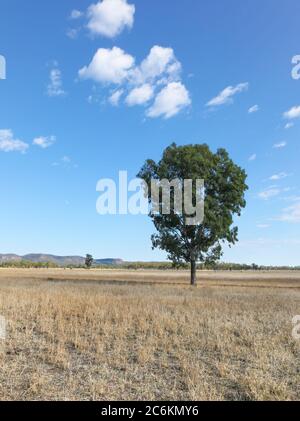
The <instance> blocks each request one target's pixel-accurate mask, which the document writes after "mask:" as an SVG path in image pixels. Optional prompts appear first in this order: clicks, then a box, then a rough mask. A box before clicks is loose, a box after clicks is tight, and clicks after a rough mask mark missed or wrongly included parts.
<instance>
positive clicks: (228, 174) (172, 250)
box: [138, 143, 248, 285]
mask: <svg viewBox="0 0 300 421" xmlns="http://www.w3.org/2000/svg"><path fill="white" fill-rule="evenodd" d="M138 177H139V178H141V179H143V180H144V182H145V185H146V186H147V189H145V194H146V195H147V197H148V201H149V203H150V205H152V206H153V204H154V203H153V194H152V193H151V187H153V180H156V181H157V182H160V181H161V180H168V181H169V182H172V181H173V180H174V179H177V180H179V181H180V183H181V185H182V186H184V180H192V181H193V189H192V199H193V203H194V204H195V202H196V200H197V198H198V196H197V191H196V187H195V185H196V181H197V180H199V179H202V180H204V190H203V191H204V196H205V200H204V219H203V220H202V222H201V223H197V224H195V225H189V224H187V220H188V219H189V218H190V217H191V216H193V215H189V214H187V213H186V211H185V210H184V209H183V210H182V213H181V214H179V213H178V212H176V210H175V208H174V203H175V193H174V189H173V190H172V189H171V192H170V197H171V203H172V204H173V206H171V208H170V212H169V213H168V214H165V213H164V212H162V211H161V209H162V208H163V206H164V203H163V202H164V200H165V199H164V197H165V196H164V195H163V194H160V195H159V209H160V212H150V217H151V218H152V220H153V222H154V226H155V228H156V230H157V233H156V234H154V235H153V236H152V244H153V248H160V249H161V250H164V251H166V252H167V253H168V258H169V260H171V261H172V262H173V263H174V264H175V265H180V264H182V263H183V262H188V263H190V265H191V284H192V285H196V268H197V263H198V262H199V263H200V262H201V263H213V262H215V261H217V260H219V259H220V257H221V256H222V244H229V245H232V244H235V243H236V242H237V241H238V228H237V227H236V226H234V224H233V218H234V216H235V215H238V216H240V215H241V211H242V209H243V208H244V207H245V206H246V201H245V197H244V195H245V192H246V190H247V189H248V187H247V185H246V178H247V175H246V172H245V171H244V170H243V169H242V168H240V167H239V166H238V165H236V164H235V163H234V162H233V161H232V160H231V159H230V157H229V155H228V153H227V151H226V150H225V149H219V150H218V151H217V152H216V153H213V152H212V151H211V150H210V149H209V147H208V145H206V144H203V145H200V144H196V145H186V146H177V145H176V144H174V143H173V144H172V145H171V146H169V147H168V148H167V149H165V151H164V152H163V156H162V159H161V160H160V161H159V162H158V163H156V162H155V161H153V160H147V161H146V162H145V164H144V166H143V167H142V169H141V171H140V172H139V174H138ZM184 197H185V196H184V188H183V189H182V198H184ZM155 205H157V204H155Z"/></svg>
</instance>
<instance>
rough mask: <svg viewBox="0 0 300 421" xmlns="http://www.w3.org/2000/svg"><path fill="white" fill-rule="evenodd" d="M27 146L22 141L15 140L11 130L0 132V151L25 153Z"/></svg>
mask: <svg viewBox="0 0 300 421" xmlns="http://www.w3.org/2000/svg"><path fill="white" fill-rule="evenodd" d="M28 148H29V145H28V144H27V143H25V142H23V141H22V140H19V139H15V138H14V134H13V132H12V130H9V129H4V130H0V151H1V152H21V153H25V152H26V151H27V149H28Z"/></svg>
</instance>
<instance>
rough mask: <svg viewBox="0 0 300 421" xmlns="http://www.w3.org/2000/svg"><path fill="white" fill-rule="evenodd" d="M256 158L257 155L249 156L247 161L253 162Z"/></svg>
mask: <svg viewBox="0 0 300 421" xmlns="http://www.w3.org/2000/svg"><path fill="white" fill-rule="evenodd" d="M256 158H257V155H256V153H254V154H253V155H251V156H250V157H249V161H255V160H256Z"/></svg>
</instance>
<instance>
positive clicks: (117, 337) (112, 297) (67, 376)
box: [0, 269, 300, 400]
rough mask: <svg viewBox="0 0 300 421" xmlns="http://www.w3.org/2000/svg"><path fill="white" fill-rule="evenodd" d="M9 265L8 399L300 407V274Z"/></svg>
mask: <svg viewBox="0 0 300 421" xmlns="http://www.w3.org/2000/svg"><path fill="white" fill-rule="evenodd" d="M188 278H189V275H188V273H187V272H171V271H170V272H159V271H147V272H146V271H123V272H122V271H113V270H110V271H109V270H108V271H97V270H91V271H84V270H10V269H3V270H0V315H2V316H4V317H5V318H6V320H7V339H6V340H5V341H1V340H0V400H117V399H120V400H129V399H132V400H143V399H146V400H298V399H299V397H300V341H296V340H295V339H293V338H292V334H291V332H292V322H291V321H292V317H293V316H294V315H297V314H300V273H299V272H298V273H297V272H282V273H280V272H276V273H251V272H249V273H248V272H247V273H215V272H203V273H201V274H200V275H199V285H198V287H197V288H191V287H189V285H188Z"/></svg>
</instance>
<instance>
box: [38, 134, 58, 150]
mask: <svg viewBox="0 0 300 421" xmlns="http://www.w3.org/2000/svg"><path fill="white" fill-rule="evenodd" d="M55 142H56V137H55V136H40V137H36V138H35V139H34V140H33V142H32V143H33V145H36V146H39V147H40V148H42V149H47V148H49V147H50V146H52V145H53V144H54V143H55Z"/></svg>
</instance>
